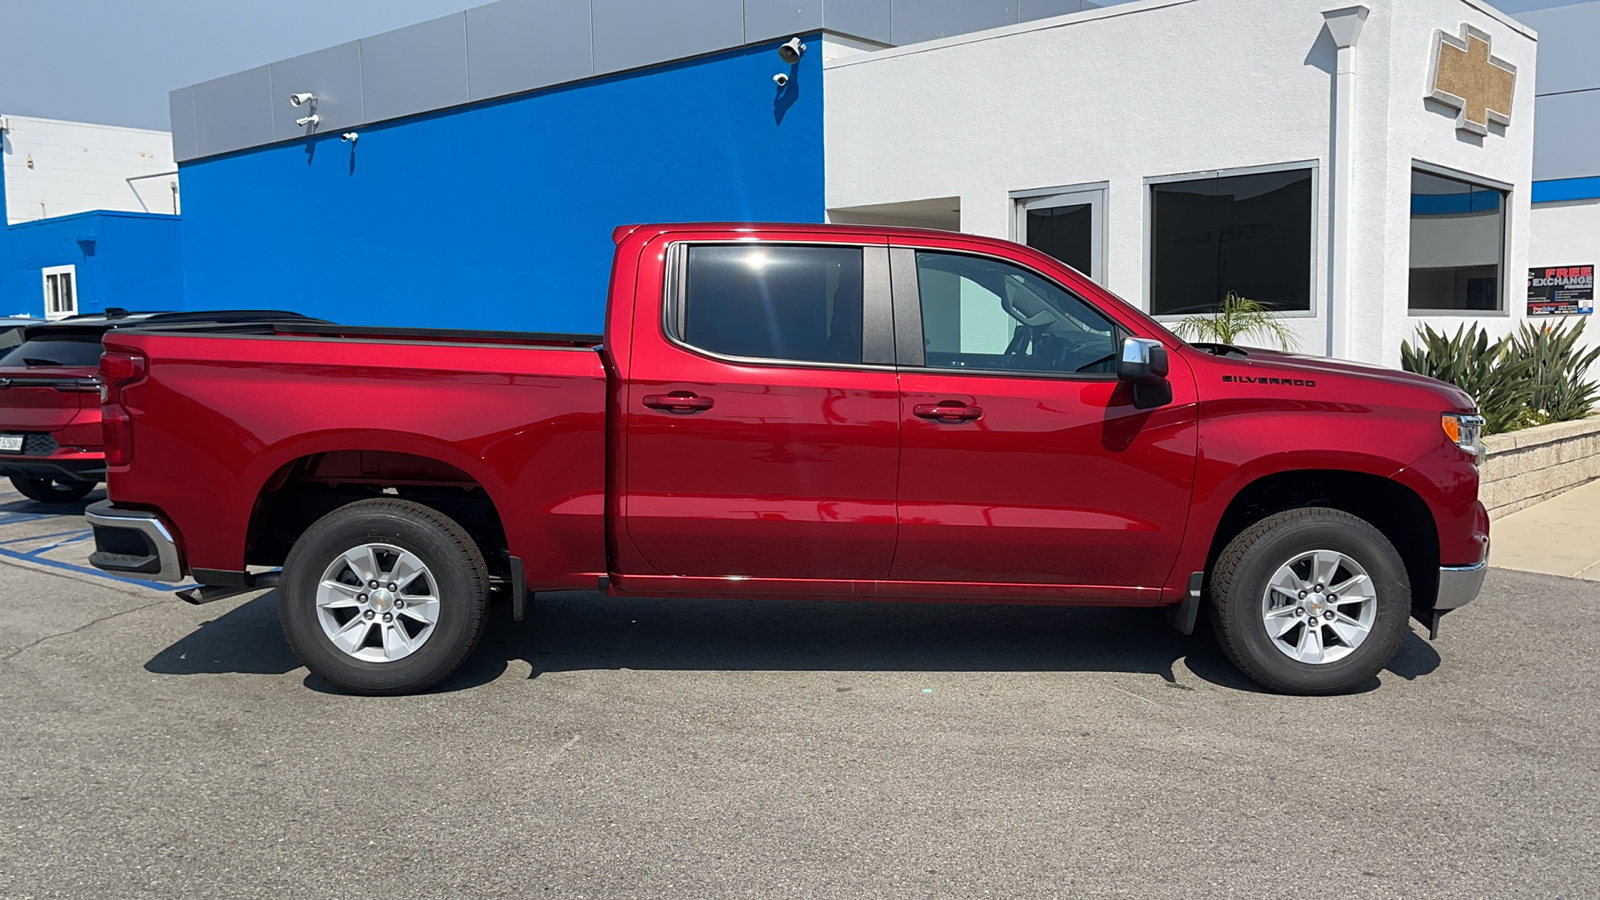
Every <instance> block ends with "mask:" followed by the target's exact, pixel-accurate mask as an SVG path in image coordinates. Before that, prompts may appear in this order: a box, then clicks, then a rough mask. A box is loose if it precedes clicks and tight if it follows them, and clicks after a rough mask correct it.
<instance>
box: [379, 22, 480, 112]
mask: <svg viewBox="0 0 1600 900" xmlns="http://www.w3.org/2000/svg"><path fill="white" fill-rule="evenodd" d="M361 95H362V103H363V105H364V106H365V108H366V116H365V118H366V121H368V122H381V121H383V120H385V119H395V118H399V117H400V116H406V115H411V114H412V113H420V112H428V111H430V110H435V109H444V108H445V107H449V106H459V105H461V104H463V103H466V102H467V14H466V13H456V14H454V15H449V16H444V17H443V18H439V19H433V20H430V21H427V22H423V23H421V24H418V25H412V26H410V27H407V28H401V29H398V30H396V31H390V32H387V33H384V34H380V35H378V36H376V37H369V38H362V39H361Z"/></svg>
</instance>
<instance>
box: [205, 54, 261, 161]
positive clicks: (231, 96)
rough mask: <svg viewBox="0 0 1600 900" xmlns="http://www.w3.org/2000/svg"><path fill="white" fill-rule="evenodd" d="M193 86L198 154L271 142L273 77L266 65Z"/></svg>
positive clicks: (239, 148) (209, 153)
mask: <svg viewBox="0 0 1600 900" xmlns="http://www.w3.org/2000/svg"><path fill="white" fill-rule="evenodd" d="M193 90H194V125H195V128H194V131H195V151H196V153H197V154H198V155H200V156H211V155H213V154H216V153H227V152H228V151H230V150H243V149H244V148H246V147H256V146H259V145H261V144H270V143H272V106H271V102H272V101H271V96H272V78H271V76H270V75H269V74H268V72H267V67H266V66H257V67H256V68H254V69H246V70H245V71H243V72H235V73H234V74H232V75H225V76H223V77H221V78H217V79H213V80H211V81H204V82H201V83H200V84H197V85H195V86H194V88H193Z"/></svg>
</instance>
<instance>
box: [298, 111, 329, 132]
mask: <svg viewBox="0 0 1600 900" xmlns="http://www.w3.org/2000/svg"><path fill="white" fill-rule="evenodd" d="M321 121H322V117H321V116H319V115H317V114H316V113H312V114H311V115H309V116H306V117H305V118H303V119H295V120H294V123H295V124H296V125H299V126H300V127H301V128H304V127H306V126H307V125H313V126H314V125H316V124H317V123H318V122H321Z"/></svg>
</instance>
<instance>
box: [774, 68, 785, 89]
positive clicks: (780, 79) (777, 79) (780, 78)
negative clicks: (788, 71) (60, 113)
mask: <svg viewBox="0 0 1600 900" xmlns="http://www.w3.org/2000/svg"><path fill="white" fill-rule="evenodd" d="M772 83H773V84H775V85H777V86H778V87H784V86H786V85H788V83H789V76H787V75H785V74H783V73H782V72H779V73H778V74H776V75H774V76H772Z"/></svg>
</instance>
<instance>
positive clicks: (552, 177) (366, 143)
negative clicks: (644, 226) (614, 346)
mask: <svg viewBox="0 0 1600 900" xmlns="http://www.w3.org/2000/svg"><path fill="white" fill-rule="evenodd" d="M811 40H813V41H815V40H816V39H815V37H813V38H812V39H811ZM777 46H778V42H773V43H771V44H768V45H763V46H758V47H750V48H744V49H741V50H738V51H733V52H729V53H723V54H718V55H715V56H709V57H703V58H701V59H698V60H693V61H689V62H684V63H678V64H673V65H669V66H663V67H657V68H653V69H647V70H642V71H640V72H636V73H633V74H631V75H621V76H613V77H609V78H603V79H597V80H594V81H588V82H583V83H581V84H577V85H571V86H568V87H564V88H557V89H553V90H548V91H542V92H538V93H534V94H528V95H522V96H519V97H514V98H510V99H506V100H501V101H494V102H490V103H486V104H481V105H477V106H472V107H465V108H460V109H456V110H450V111H446V112H441V113H433V114H428V115H424V116H418V117H413V118H408V119H402V120H397V121H395V122H390V123H387V124H383V125H377V126H368V127H365V128H362V129H361V131H360V134H361V137H360V140H359V141H358V142H357V143H356V144H355V145H354V146H352V145H350V144H345V143H341V141H340V139H339V135H338V134H325V135H321V136H319V137H315V138H311V139H307V140H301V141H296V142H294V143H291V144H278V145H273V146H270V147H264V148H259V149H255V150H249V151H243V152H240V153H235V154H231V155H226V156H219V157H213V158H210V159H204V160H197V161H195V162H192V163H186V164H184V165H183V166H182V167H181V169H182V183H183V192H184V210H183V226H182V227H183V251H184V263H185V274H186V293H187V301H188V307H189V308H190V309H215V308H227V307H268V308H286V309H293V310H297V311H300V312H304V313H307V314H311V315H317V316H322V317H324V318H329V319H333V320H335V321H338V322H343V323H346V324H362V325H407V326H418V327H427V326H431V327H453V328H496V329H516V330H547V331H598V330H599V329H600V328H601V325H602V323H603V312H604V307H605V294H606V285H607V282H608V280H609V277H610V260H611V251H612V243H611V232H612V229H613V228H615V227H616V226H617V225H622V224H631V223H640V222H661V221H665V222H674V221H676V222H682V221H726V220H738V221H750V220H765V221H795V222H820V221H822V220H823V217H824V199H823V143H822V140H823V136H822V108H823V107H822V96H821V94H822V62H821V60H822V54H821V53H820V52H818V51H819V50H820V46H819V45H818V44H816V43H813V50H812V52H810V53H807V54H805V56H804V57H803V58H802V60H801V62H800V63H799V64H798V65H797V66H795V67H793V68H790V67H788V66H785V65H784V64H783V63H782V62H781V61H779V59H778V55H777V53H776V48H777ZM780 70H781V71H785V72H787V73H789V74H790V75H791V81H790V83H789V86H788V88H787V89H786V90H784V91H782V92H780V91H778V89H777V88H776V87H775V85H774V84H773V81H772V76H773V75H774V74H775V73H777V72H779V71H780ZM274 99H276V98H274Z"/></svg>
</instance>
